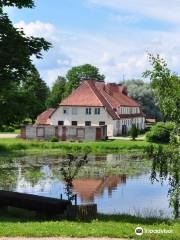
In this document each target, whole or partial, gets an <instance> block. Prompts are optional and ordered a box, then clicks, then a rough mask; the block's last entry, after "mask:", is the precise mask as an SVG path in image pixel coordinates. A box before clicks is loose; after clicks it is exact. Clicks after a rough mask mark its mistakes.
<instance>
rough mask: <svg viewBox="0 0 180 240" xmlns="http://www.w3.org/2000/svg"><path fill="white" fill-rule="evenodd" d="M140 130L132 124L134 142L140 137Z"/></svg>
mask: <svg viewBox="0 0 180 240" xmlns="http://www.w3.org/2000/svg"><path fill="white" fill-rule="evenodd" d="M138 132H139V131H138V128H137V127H136V125H135V124H132V128H131V132H130V133H131V137H132V139H133V140H135V139H136V138H137V136H138Z"/></svg>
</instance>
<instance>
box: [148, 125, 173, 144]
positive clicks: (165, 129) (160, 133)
mask: <svg viewBox="0 0 180 240" xmlns="http://www.w3.org/2000/svg"><path fill="white" fill-rule="evenodd" d="M174 126H175V125H174V123H172V122H166V123H164V122H159V123H157V124H156V125H154V126H153V127H152V128H151V130H150V132H148V133H147V134H146V140H147V141H148V142H157V143H158V142H159V143H169V141H170V135H171V132H172V131H173V129H174Z"/></svg>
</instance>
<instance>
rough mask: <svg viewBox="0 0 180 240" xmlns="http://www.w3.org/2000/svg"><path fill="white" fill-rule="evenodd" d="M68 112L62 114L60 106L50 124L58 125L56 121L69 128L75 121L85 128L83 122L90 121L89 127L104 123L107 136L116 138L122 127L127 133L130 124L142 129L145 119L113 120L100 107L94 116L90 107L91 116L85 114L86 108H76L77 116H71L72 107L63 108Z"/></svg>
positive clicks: (93, 111)
mask: <svg viewBox="0 0 180 240" xmlns="http://www.w3.org/2000/svg"><path fill="white" fill-rule="evenodd" d="M65 108H67V109H68V112H67V113H66V114H64V111H63V110H64V107H62V106H60V107H59V108H58V109H57V110H56V111H55V112H54V113H53V115H52V116H51V124H52V125H58V121H64V125H66V126H71V125H72V121H77V122H78V126H85V121H90V122H91V126H99V122H105V124H106V125H107V135H108V136H116V135H121V134H122V125H126V127H127V132H128V131H130V130H131V127H132V124H136V126H137V127H138V128H139V129H144V127H145V118H144V117H134V118H123V119H120V120H113V119H112V117H111V116H110V115H109V114H108V112H107V111H106V110H105V108H104V107H100V114H99V115H96V114H95V107H91V114H90V115H87V114H86V107H74V108H77V114H76V115H74V114H72V107H65Z"/></svg>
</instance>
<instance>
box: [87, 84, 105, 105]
mask: <svg viewBox="0 0 180 240" xmlns="http://www.w3.org/2000/svg"><path fill="white" fill-rule="evenodd" d="M84 83H85V84H86V85H88V86H89V87H90V90H91V91H92V92H93V94H94V95H95V96H96V97H97V98H98V100H99V102H100V103H101V104H102V105H103V103H102V102H101V100H100V99H99V97H98V96H97V95H96V93H95V91H94V89H92V85H91V84H89V82H88V81H84ZM95 89H96V88H95Z"/></svg>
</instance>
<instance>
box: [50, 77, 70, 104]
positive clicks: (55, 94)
mask: <svg viewBox="0 0 180 240" xmlns="http://www.w3.org/2000/svg"><path fill="white" fill-rule="evenodd" d="M65 88H66V78H64V77H61V76H58V78H57V80H56V81H55V82H54V84H53V86H52V90H51V91H50V93H49V96H48V99H47V103H46V105H47V107H53V108H56V107H57V106H58V104H59V103H60V102H61V101H62V100H63V98H64V94H65Z"/></svg>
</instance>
